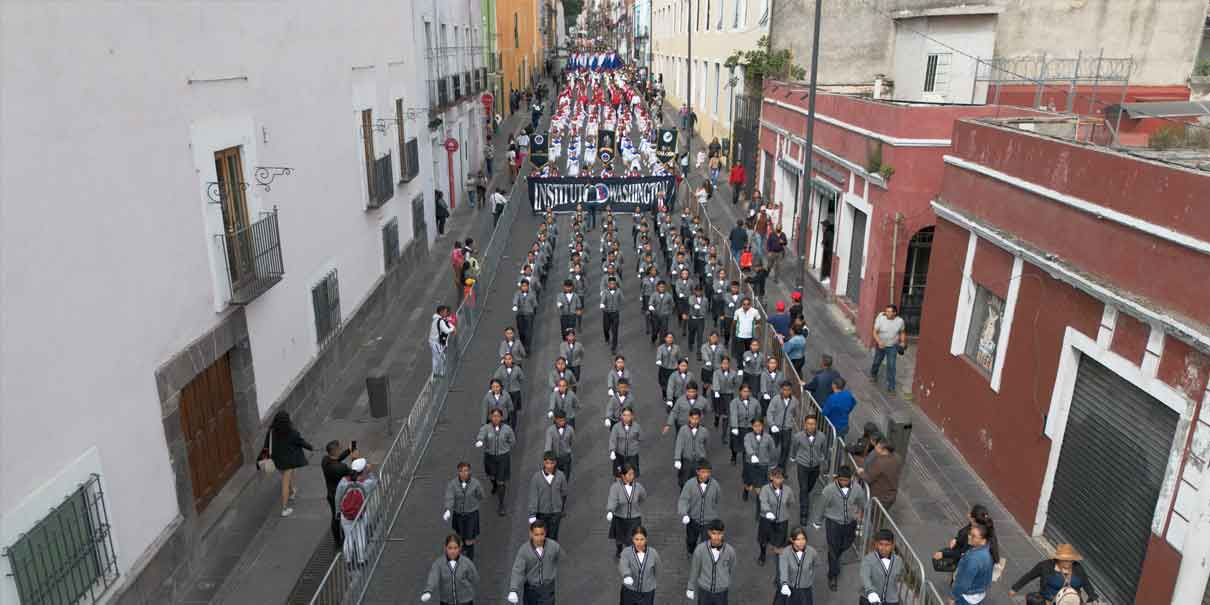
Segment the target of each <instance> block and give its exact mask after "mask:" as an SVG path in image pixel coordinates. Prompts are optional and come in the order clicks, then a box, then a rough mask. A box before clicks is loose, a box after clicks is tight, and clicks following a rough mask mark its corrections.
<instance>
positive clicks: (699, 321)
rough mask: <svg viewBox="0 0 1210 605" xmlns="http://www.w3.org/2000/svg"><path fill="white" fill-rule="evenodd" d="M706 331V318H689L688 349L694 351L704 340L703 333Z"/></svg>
mask: <svg viewBox="0 0 1210 605" xmlns="http://www.w3.org/2000/svg"><path fill="white" fill-rule="evenodd" d="M705 331H706V318H704V317H691V318H690V319H689V349H690V350H691V351H696V350H697V347H698V345H700V344H702V341H703V340H704V335H703V333H704V332H705Z"/></svg>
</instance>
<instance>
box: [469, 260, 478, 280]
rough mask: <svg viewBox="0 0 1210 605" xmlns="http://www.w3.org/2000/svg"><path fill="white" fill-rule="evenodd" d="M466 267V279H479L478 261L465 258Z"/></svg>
mask: <svg viewBox="0 0 1210 605" xmlns="http://www.w3.org/2000/svg"><path fill="white" fill-rule="evenodd" d="M466 265H467V266H466V275H467V277H475V278H477V277H479V259H477V258H475V257H473V256H468V257H466Z"/></svg>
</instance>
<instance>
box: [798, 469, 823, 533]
mask: <svg viewBox="0 0 1210 605" xmlns="http://www.w3.org/2000/svg"><path fill="white" fill-rule="evenodd" d="M794 466H796V467H798V521H799V523H801V524H802V525H803V526H804V527H806V525H807V524H808V523H810V522H811V492H813V491H815V482H816V481H819V467H818V466H812V467H806V466H799V465H797V464H795V465H794Z"/></svg>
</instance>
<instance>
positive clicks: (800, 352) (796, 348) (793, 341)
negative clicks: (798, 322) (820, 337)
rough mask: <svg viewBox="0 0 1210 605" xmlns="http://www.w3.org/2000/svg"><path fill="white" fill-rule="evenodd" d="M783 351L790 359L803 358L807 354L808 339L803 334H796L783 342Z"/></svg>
mask: <svg viewBox="0 0 1210 605" xmlns="http://www.w3.org/2000/svg"><path fill="white" fill-rule="evenodd" d="M781 352H782V353H785V354H786V357H789V358H790V359H802V358H803V357H806V356H807V339H806V338H803V335H802V334H795V335H794V336H791V337H790V338H789V339H788V340H786V342H784V343H782V345H781Z"/></svg>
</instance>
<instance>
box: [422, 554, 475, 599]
mask: <svg viewBox="0 0 1210 605" xmlns="http://www.w3.org/2000/svg"><path fill="white" fill-rule="evenodd" d="M478 586H479V568H478V567H475V562H474V561H472V560H471V559H470V557H458V560H457V561H456V562H455V564H454V566H453V567H450V562H449V560H448V559H446V558H445V555H441V556H440V557H437V560H435V561H433V565H432V567H429V575H428V578H427V579H425V582H424V592H427V593H430V594H432V595H433V596H435V597H437V598H436V601H437V602H438V603H470V602H472V601H474V600H475V588H476V587H478Z"/></svg>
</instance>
